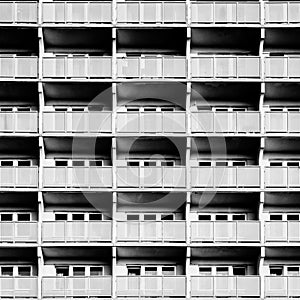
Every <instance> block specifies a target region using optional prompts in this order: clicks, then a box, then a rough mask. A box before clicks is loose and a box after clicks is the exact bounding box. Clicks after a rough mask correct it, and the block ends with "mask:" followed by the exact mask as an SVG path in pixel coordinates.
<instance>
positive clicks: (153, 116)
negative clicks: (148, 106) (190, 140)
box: [117, 111, 186, 133]
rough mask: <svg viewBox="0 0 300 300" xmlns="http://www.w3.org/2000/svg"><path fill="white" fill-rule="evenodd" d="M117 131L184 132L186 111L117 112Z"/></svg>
mask: <svg viewBox="0 0 300 300" xmlns="http://www.w3.org/2000/svg"><path fill="white" fill-rule="evenodd" d="M117 132H120V133H158V132H161V133H185V132H186V113H185V112H181V111H174V112H118V113H117Z"/></svg>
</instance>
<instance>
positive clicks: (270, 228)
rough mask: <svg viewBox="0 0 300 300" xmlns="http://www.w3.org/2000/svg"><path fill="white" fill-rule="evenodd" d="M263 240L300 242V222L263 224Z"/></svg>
mask: <svg viewBox="0 0 300 300" xmlns="http://www.w3.org/2000/svg"><path fill="white" fill-rule="evenodd" d="M265 240H266V242H286V243H289V242H300V222H297V221H270V222H265Z"/></svg>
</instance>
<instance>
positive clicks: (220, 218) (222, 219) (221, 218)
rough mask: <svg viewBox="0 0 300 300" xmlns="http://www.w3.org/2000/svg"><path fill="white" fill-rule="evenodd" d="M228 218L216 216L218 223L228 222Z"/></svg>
mask: <svg viewBox="0 0 300 300" xmlns="http://www.w3.org/2000/svg"><path fill="white" fill-rule="evenodd" d="M227 220H228V216H227V215H216V221H227Z"/></svg>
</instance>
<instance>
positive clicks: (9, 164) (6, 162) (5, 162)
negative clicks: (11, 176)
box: [1, 160, 14, 167]
mask: <svg viewBox="0 0 300 300" xmlns="http://www.w3.org/2000/svg"><path fill="white" fill-rule="evenodd" d="M13 165H14V162H13V161H12V160H2V161H1V167H12V166H13Z"/></svg>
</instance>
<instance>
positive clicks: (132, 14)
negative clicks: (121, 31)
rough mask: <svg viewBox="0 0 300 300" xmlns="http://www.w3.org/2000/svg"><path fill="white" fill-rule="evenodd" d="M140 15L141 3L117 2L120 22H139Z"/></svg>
mask: <svg viewBox="0 0 300 300" xmlns="http://www.w3.org/2000/svg"><path fill="white" fill-rule="evenodd" d="M139 15H140V13H139V3H133V2H129V3H126V2H124V3H117V20H118V23H138V22H139V21H140V18H139Z"/></svg>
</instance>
